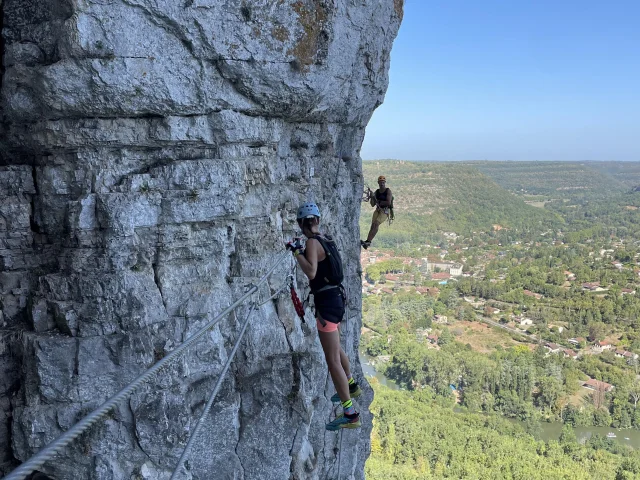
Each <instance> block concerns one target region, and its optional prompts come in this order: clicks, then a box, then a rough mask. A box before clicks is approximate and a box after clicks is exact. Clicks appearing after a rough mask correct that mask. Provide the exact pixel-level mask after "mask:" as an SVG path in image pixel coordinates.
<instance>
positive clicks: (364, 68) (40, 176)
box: [0, 0, 402, 480]
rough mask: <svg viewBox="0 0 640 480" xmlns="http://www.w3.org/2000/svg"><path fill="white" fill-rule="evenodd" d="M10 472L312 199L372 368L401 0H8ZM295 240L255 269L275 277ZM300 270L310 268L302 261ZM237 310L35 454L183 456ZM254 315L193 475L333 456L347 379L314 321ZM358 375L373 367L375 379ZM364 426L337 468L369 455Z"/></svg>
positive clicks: (4, 320)
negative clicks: (335, 243) (336, 376)
mask: <svg viewBox="0 0 640 480" xmlns="http://www.w3.org/2000/svg"><path fill="white" fill-rule="evenodd" d="M0 8H1V15H0V21H1V22H2V27H3V43H2V45H1V46H2V48H1V49H0V50H1V51H2V54H3V66H4V68H3V69H2V70H1V71H0V74H1V75H2V108H3V113H2V124H1V126H0V134H1V142H0V154H1V156H0V473H7V472H8V471H9V470H10V469H11V468H12V467H14V466H15V465H16V464H17V463H19V462H20V461H24V460H26V459H27V458H29V456H30V455H32V454H33V453H35V452H36V451H38V450H39V449H40V448H41V447H43V446H44V445H46V444H47V443H48V442H50V441H51V440H53V439H55V438H56V437H57V436H58V435H60V434H61V433H62V432H63V431H65V430H66V429H68V428H69V427H70V426H71V425H73V424H74V423H75V422H76V421H77V420H78V419H79V418H81V417H82V416H83V415H84V414H86V413H87V412H89V411H90V410H91V409H93V408H95V407H96V406H98V405H100V404H101V403H102V402H103V401H104V400H105V399H107V398H108V397H109V396H111V395H113V394H114V393H115V392H117V391H118V390H119V389H120V388H121V387H122V386H124V385H125V384H126V383H128V382H129V381H130V380H132V379H133V378H134V377H135V376H137V375H138V374H140V373H141V372H143V371H144V370H146V369H147V368H148V367H150V366H151V365H152V364H153V363H154V362H156V361H157V360H158V359H160V358H162V357H163V356H164V355H165V354H166V353H167V352H169V351H171V350H172V349H173V348H175V346H176V345H178V344H180V343H181V342H182V341H183V340H184V339H185V338H187V337H188V336H189V335H190V334H192V333H193V332H195V331H196V330H197V329H198V328H199V327H201V326H202V325H204V324H205V323H206V322H207V321H208V320H210V319H211V318H213V317H214V316H215V315H216V314H217V313H218V312H220V311H221V310H222V309H223V308H224V307H225V306H226V305H228V304H230V303H231V302H232V299H233V298H237V297H238V296H239V295H241V294H242V293H243V291H244V288H245V285H247V284H249V283H250V282H255V281H256V279H257V278H259V277H260V276H261V274H262V273H263V272H264V271H265V270H266V269H267V268H268V267H269V266H270V265H271V264H272V262H273V261H274V260H275V259H276V258H277V255H278V254H279V253H280V252H281V251H282V250H283V239H285V238H290V237H291V236H292V235H293V234H294V233H295V232H296V231H297V227H296V224H295V210H296V207H297V206H298V205H299V204H300V203H301V202H303V201H305V200H307V199H312V200H315V201H317V203H318V204H319V206H320V209H321V211H322V213H323V219H322V221H323V224H324V228H325V230H327V231H329V232H330V233H333V234H334V235H336V236H337V237H338V238H339V242H340V247H341V251H342V252H343V257H344V261H345V264H346V268H347V282H346V284H347V286H348V289H349V305H350V310H349V313H350V314H349V316H348V319H347V320H346V321H345V322H344V325H343V326H344V328H343V332H342V334H343V341H344V346H345V348H346V350H347V352H348V354H349V356H350V357H351V358H352V359H353V360H354V370H355V373H356V376H358V377H359V379H360V380H361V381H362V380H363V379H362V375H361V370H360V368H359V365H358V364H357V346H358V339H359V330H360V312H359V308H360V293H359V292H360V278H359V274H358V273H359V243H358V239H359V232H358V215H359V197H360V193H361V189H362V176H361V162H360V157H359V148H360V146H361V143H362V139H363V136H364V128H365V126H366V124H367V122H368V120H369V118H370V116H371V114H372V112H373V110H374V109H375V108H376V107H377V106H378V105H379V104H380V103H381V102H382V100H383V97H384V94H385V91H386V88H387V72H388V68H389V52H390V49H391V44H392V41H393V39H394V37H395V35H396V33H397V30H398V27H399V24H400V21H401V17H402V0H374V1H371V0H368V1H364V0H297V1H293V0H253V1H244V2H243V1H240V0H236V1H228V0H226V1H223V0H4V3H3V4H2V5H0ZM292 264H293V263H292V260H291V259H289V258H288V257H287V260H286V261H285V262H282V265H280V266H279V267H278V269H277V270H276V272H275V273H274V275H273V276H272V277H271V279H270V281H269V283H268V285H266V286H265V287H264V288H262V289H261V291H260V295H259V298H260V299H266V298H268V297H269V296H270V295H271V294H272V293H274V292H276V291H277V289H278V288H280V286H281V285H282V283H283V282H284V280H285V279H286V276H287V272H288V270H289V267H290V266H291V265H292ZM297 280H298V285H299V286H300V287H302V286H303V285H305V284H306V282H303V281H302V280H303V278H302V276H301V274H300V273H298V278H297ZM245 313H246V308H241V309H239V310H238V311H237V315H230V316H229V317H228V318H227V319H225V320H224V321H223V322H221V324H219V326H218V327H216V328H215V329H213V330H212V331H211V333H210V334H209V335H208V336H207V337H206V338H205V339H204V340H202V341H201V342H200V343H198V345H197V346H195V347H193V348H192V349H191V350H189V352H188V353H187V354H186V355H184V357H182V359H181V360H179V361H177V362H175V363H174V364H172V366H171V367H169V368H167V369H165V370H163V371H162V372H161V373H160V374H158V375H157V377H156V378H155V379H154V380H153V381H152V382H149V383H148V384H147V385H145V387H143V388H141V389H140V390H138V391H137V392H136V393H135V394H134V395H133V396H132V397H131V399H130V401H128V402H125V403H124V404H122V405H120V407H119V408H118V409H117V411H115V412H114V414H113V415H111V416H110V418H108V419H107V420H106V421H104V422H101V423H100V424H99V425H98V426H96V427H94V428H93V429H92V430H90V431H89V432H88V433H87V434H85V435H83V437H82V438H80V439H78V440H77V441H76V442H74V443H73V445H72V446H70V447H69V448H68V449H67V450H66V451H65V453H64V454H62V455H60V456H59V457H58V458H57V459H56V460H55V461H52V462H49V463H47V465H46V466H45V467H44V468H43V469H42V470H43V472H45V473H46V474H47V475H49V476H50V477H52V478H54V479H78V478H83V479H100V480H103V479H168V478H169V475H170V472H171V471H172V470H173V468H174V466H175V465H176V463H177V460H178V458H179V456H180V454H181V453H182V450H183V448H184V446H185V443H186V441H187V439H188V437H189V433H190V431H192V430H193V428H194V426H195V422H196V421H197V418H198V417H199V414H200V412H201V411H202V408H203V405H204V403H205V402H206V400H207V397H208V394H209V392H210V391H211V390H212V388H213V384H214V383H215V381H216V380H217V377H218V374H219V373H220V371H221V369H222V366H223V365H224V363H225V361H226V360H227V355H228V353H229V352H230V349H231V345H232V344H233V342H234V341H235V338H236V335H237V334H238V332H239V325H240V323H241V321H242V320H243V319H244V315H245ZM312 318H313V317H312V314H311V312H308V313H307V319H308V321H307V323H306V324H303V323H301V322H300V320H299V319H298V318H297V317H296V315H295V313H294V311H293V308H292V305H291V302H290V300H289V299H288V298H286V297H282V298H280V299H276V300H275V301H272V302H267V303H266V304H265V305H264V306H262V307H260V308H259V309H258V310H257V311H256V312H255V313H254V314H253V316H252V320H251V324H250V326H249V329H248V331H247V333H246V336H245V339H244V340H243V342H242V344H241V347H240V350H239V352H238V355H237V359H236V361H235V362H234V364H233V366H232V368H231V370H230V372H229V374H228V375H227V380H225V383H224V384H223V388H222V390H221V392H220V394H219V395H218V400H217V402H216V404H215V405H214V408H213V410H212V412H211V414H210V416H209V419H208V421H207V423H206V427H205V428H204V429H203V433H202V434H201V436H200V437H199V440H198V442H196V447H195V448H194V451H193V453H192V455H191V457H190V460H189V471H188V472H187V473H186V474H185V475H184V476H183V478H194V479H212V478H216V479H218V478H220V479H284V478H291V479H303V478H305V479H306V478H310V479H316V478H317V479H320V478H322V479H324V478H327V477H328V478H336V475H337V447H338V443H337V442H338V438H339V436H338V435H337V434H335V433H329V432H326V431H325V429H324V424H325V422H327V421H328V420H329V419H330V418H331V412H332V406H331V403H330V401H329V400H328V398H329V396H330V395H331V394H332V393H333V386H332V385H331V381H330V379H329V378H328V375H327V371H326V365H325V363H324V359H323V356H322V352H321V349H320V345H319V342H318V339H317V333H316V331H315V325H314V322H313V321H312ZM363 383H364V382H363ZM371 398H372V395H371V391H370V389H368V388H367V389H366V395H364V396H363V398H362V399H361V400H360V401H359V402H358V403H359V405H360V407H361V408H362V409H363V424H364V425H363V428H362V429H361V430H359V431H347V432H345V433H344V448H343V451H342V478H363V476H364V474H363V465H364V461H365V460H366V456H367V454H368V451H369V440H368V438H369V433H370V429H371V416H370V415H369V414H368V413H367V406H368V404H369V402H370V400H371Z"/></svg>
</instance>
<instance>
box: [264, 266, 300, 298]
mask: <svg viewBox="0 0 640 480" xmlns="http://www.w3.org/2000/svg"><path fill="white" fill-rule="evenodd" d="M295 268H296V266H295V264H294V265H293V267H291V271H290V272H289V275H287V280H289V279H293V272H294V271H295ZM287 280H285V282H284V283H283V284H282V286H281V287H280V288H279V289H278V290H277V291H276V293H274V294H273V295H271V296H270V297H269V298H267V299H266V300H265V301H264V302H262V303H259V304H258V305H257V306H258V307H261V306H263V305H265V304H266V303H269V301H270V300H273V299H274V298H276V297H278V296H280V295H282V293H283V292H284V291H285V290H286V289H287V288H289V282H288V281H287Z"/></svg>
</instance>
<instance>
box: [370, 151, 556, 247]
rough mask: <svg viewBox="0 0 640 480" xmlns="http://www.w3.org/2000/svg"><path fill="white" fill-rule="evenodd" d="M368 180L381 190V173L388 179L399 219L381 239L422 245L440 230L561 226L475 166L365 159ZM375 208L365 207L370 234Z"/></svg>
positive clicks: (464, 231)
mask: <svg viewBox="0 0 640 480" xmlns="http://www.w3.org/2000/svg"><path fill="white" fill-rule="evenodd" d="M363 171H364V177H365V182H367V184H368V185H369V186H370V187H371V189H372V190H375V189H376V188H377V183H376V179H377V177H378V175H385V176H386V177H387V185H388V187H389V188H391V191H392V192H393V195H394V211H395V214H396V220H395V223H394V225H393V228H385V226H383V227H382V228H381V229H380V233H379V234H378V237H377V241H378V242H379V243H380V244H382V245H388V246H392V245H395V244H396V243H397V242H407V241H408V242H411V243H420V242H421V241H422V240H424V239H425V238H427V237H429V235H430V234H433V233H435V232H437V231H455V232H458V233H460V234H468V235H471V234H472V232H473V231H474V230H476V229H478V230H482V231H490V230H491V229H492V228H494V227H493V226H494V225H499V227H498V228H505V229H518V230H523V229H529V228H531V225H532V224H534V225H540V224H545V225H546V224H551V225H555V224H560V219H559V218H558V217H557V216H555V215H554V214H552V213H550V212H545V211H544V210H541V209H539V208H535V207H533V206H530V205H527V204H526V203H525V202H524V200H523V199H522V198H519V197H517V196H516V195H514V194H512V193H510V192H508V191H507V190H505V189H504V188H503V187H501V186H500V185H498V184H497V183H496V182H495V181H493V180H492V179H491V178H489V177H488V176H487V175H485V174H483V173H481V172H480V171H479V170H478V169H477V168H475V167H474V166H467V165H460V164H444V163H422V162H403V161H385V162H363ZM372 212H373V209H372V208H370V207H369V205H368V204H363V205H362V214H361V217H360V218H361V222H360V223H361V230H362V231H363V232H364V233H363V235H366V231H367V230H368V228H369V224H370V221H371V214H372Z"/></svg>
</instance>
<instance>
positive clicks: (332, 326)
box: [316, 318, 338, 333]
mask: <svg viewBox="0 0 640 480" xmlns="http://www.w3.org/2000/svg"><path fill="white" fill-rule="evenodd" d="M324 323H326V325H325V326H324V327H323V326H322V323H320V320H318V319H317V318H316V326H317V327H318V331H319V332H324V333H330V332H335V331H336V330H338V324H337V323H333V322H327V321H326V320H325V322H324Z"/></svg>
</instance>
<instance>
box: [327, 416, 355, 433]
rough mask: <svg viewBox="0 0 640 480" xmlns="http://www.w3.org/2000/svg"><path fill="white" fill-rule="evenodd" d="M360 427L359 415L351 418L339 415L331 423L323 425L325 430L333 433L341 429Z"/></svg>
mask: <svg viewBox="0 0 640 480" xmlns="http://www.w3.org/2000/svg"><path fill="white" fill-rule="evenodd" d="M361 425H362V423H361V422H360V414H359V413H356V414H355V415H353V416H352V417H351V418H349V417H347V416H345V415H340V416H338V417H336V418H334V419H333V420H332V421H331V422H329V423H327V424H326V425H325V428H326V429H327V430H329V431H332V432H335V431H336V430H340V429H341V428H358V427H360V426H361Z"/></svg>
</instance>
